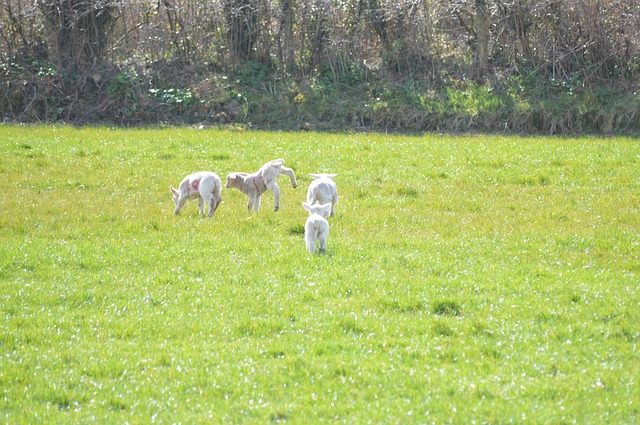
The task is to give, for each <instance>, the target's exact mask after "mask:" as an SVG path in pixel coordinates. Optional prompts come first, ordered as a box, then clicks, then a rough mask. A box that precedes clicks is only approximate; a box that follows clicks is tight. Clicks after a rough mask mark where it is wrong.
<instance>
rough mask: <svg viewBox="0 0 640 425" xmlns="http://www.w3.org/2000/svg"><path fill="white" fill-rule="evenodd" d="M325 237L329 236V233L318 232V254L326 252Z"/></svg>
mask: <svg viewBox="0 0 640 425" xmlns="http://www.w3.org/2000/svg"><path fill="white" fill-rule="evenodd" d="M327 236H329V231H328V230H327V231H320V234H319V235H318V241H319V242H320V252H325V251H326V250H327Z"/></svg>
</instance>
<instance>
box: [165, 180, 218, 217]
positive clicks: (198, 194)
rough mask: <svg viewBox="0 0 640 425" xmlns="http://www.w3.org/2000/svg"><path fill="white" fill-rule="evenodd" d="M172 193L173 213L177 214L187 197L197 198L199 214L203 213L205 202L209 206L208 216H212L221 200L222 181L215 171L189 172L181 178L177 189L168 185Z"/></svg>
mask: <svg viewBox="0 0 640 425" xmlns="http://www.w3.org/2000/svg"><path fill="white" fill-rule="evenodd" d="M170 189H171V193H172V194H173V202H174V203H175V204H176V209H175V210H174V211H173V213H174V214H176V215H177V214H179V213H180V209H182V207H183V206H184V204H185V202H187V200H189V199H195V198H198V206H199V207H200V214H201V215H204V204H205V202H206V203H207V205H208V206H209V217H211V216H213V213H215V212H216V210H217V209H218V207H219V206H220V203H221V202H222V195H221V193H222V182H221V181H220V177H218V175H217V174H216V173H212V172H211V171H200V172H198V173H193V174H189V175H188V176H187V177H185V178H184V179H182V181H181V182H180V186H179V187H178V189H175V188H174V187H173V186H170Z"/></svg>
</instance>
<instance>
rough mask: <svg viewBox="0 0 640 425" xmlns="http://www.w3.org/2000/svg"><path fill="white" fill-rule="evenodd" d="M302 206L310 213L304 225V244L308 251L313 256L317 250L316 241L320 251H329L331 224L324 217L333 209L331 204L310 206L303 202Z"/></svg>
mask: <svg viewBox="0 0 640 425" xmlns="http://www.w3.org/2000/svg"><path fill="white" fill-rule="evenodd" d="M302 206H303V207H304V209H305V210H307V211H309V218H307V222H306V223H305V224H304V242H305V244H306V245H307V251H309V252H310V253H311V254H313V253H314V252H315V250H316V241H317V242H318V243H319V245H320V246H319V248H318V249H319V251H320V252H324V251H326V250H327V238H328V237H329V222H328V221H327V219H325V218H324V217H323V215H326V214H327V212H329V210H330V209H331V203H326V204H324V205H319V204H309V203H307V202H303V203H302Z"/></svg>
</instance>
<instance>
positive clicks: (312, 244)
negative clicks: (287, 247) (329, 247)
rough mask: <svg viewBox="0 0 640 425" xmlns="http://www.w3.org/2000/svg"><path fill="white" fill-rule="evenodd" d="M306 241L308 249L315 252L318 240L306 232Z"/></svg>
mask: <svg viewBox="0 0 640 425" xmlns="http://www.w3.org/2000/svg"><path fill="white" fill-rule="evenodd" d="M304 243H305V245H306V246H307V251H309V253H311V254H313V252H314V251H315V250H316V241H315V240H314V239H313V237H311V235H307V234H305V235H304Z"/></svg>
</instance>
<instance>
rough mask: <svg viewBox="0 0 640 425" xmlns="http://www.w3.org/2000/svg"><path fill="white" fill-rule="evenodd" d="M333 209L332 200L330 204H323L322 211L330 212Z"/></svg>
mask: <svg viewBox="0 0 640 425" xmlns="http://www.w3.org/2000/svg"><path fill="white" fill-rule="evenodd" d="M329 211H331V202H329V203H328V204H324V205H323V206H322V212H329Z"/></svg>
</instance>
